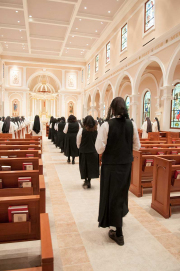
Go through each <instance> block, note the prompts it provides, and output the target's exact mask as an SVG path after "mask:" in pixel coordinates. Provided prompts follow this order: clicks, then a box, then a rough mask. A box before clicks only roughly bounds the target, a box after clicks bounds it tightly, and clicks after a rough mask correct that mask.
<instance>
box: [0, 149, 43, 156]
mask: <svg viewBox="0 0 180 271" xmlns="http://www.w3.org/2000/svg"><path fill="white" fill-rule="evenodd" d="M26 154H33V155H34V157H39V158H41V151H39V150H20V151H16V152H15V153H14V151H10V150H0V157H1V156H12V155H16V156H17V157H19V158H20V157H26Z"/></svg>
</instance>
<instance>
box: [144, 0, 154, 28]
mask: <svg viewBox="0 0 180 271" xmlns="http://www.w3.org/2000/svg"><path fill="white" fill-rule="evenodd" d="M154 6H155V0H148V1H147V2H146V3H145V28H144V32H146V31H148V30H149V29H150V28H151V27H153V26H154Z"/></svg>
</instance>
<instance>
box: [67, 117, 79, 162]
mask: <svg viewBox="0 0 180 271" xmlns="http://www.w3.org/2000/svg"><path fill="white" fill-rule="evenodd" d="M78 131H79V124H78V122H73V123H69V124H68V131H67V134H66V136H65V143H64V155H65V156H67V157H70V156H72V157H77V156H79V150H78V148H77V145H76V136H77V133H78Z"/></svg>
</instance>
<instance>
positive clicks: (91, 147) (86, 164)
mask: <svg viewBox="0 0 180 271" xmlns="http://www.w3.org/2000/svg"><path fill="white" fill-rule="evenodd" d="M83 126H84V128H81V129H80V130H79V132H78V134H77V147H78V149H79V169H80V174H81V179H84V180H85V181H84V184H83V188H84V189H87V188H91V179H96V178H99V155H98V153H97V151H96V149H95V142H96V138H97V123H96V121H95V120H94V119H93V117H92V116H87V117H86V118H85V119H84V122H83Z"/></svg>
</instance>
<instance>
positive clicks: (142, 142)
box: [140, 139, 167, 144]
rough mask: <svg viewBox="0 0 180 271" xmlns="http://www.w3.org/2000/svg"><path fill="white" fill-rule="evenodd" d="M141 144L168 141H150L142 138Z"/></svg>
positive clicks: (164, 142)
mask: <svg viewBox="0 0 180 271" xmlns="http://www.w3.org/2000/svg"><path fill="white" fill-rule="evenodd" d="M140 142H141V144H166V143H167V142H166V141H152V140H151V141H150V140H149V139H148V140H147V139H141V140H140Z"/></svg>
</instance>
